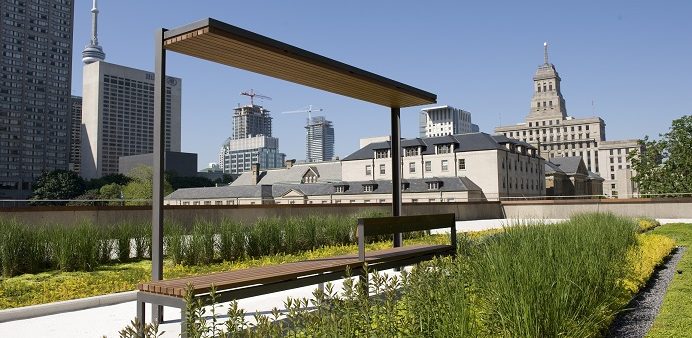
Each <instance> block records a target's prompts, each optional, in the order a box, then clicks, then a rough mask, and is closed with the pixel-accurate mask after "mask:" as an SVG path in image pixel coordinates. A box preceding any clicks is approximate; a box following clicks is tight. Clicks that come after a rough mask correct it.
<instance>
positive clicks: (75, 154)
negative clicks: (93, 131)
mask: <svg viewBox="0 0 692 338" xmlns="http://www.w3.org/2000/svg"><path fill="white" fill-rule="evenodd" d="M70 106H71V107H72V115H71V121H72V122H71V124H70V163H69V165H68V167H69V169H70V170H72V171H74V172H76V173H77V174H79V166H80V165H81V164H82V163H81V162H82V160H81V156H80V154H81V148H82V135H81V133H82V97H81V96H74V95H72V97H71V98H70Z"/></svg>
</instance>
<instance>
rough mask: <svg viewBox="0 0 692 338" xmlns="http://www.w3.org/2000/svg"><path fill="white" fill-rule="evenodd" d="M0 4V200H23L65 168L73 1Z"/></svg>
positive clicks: (7, 1)
mask: <svg viewBox="0 0 692 338" xmlns="http://www.w3.org/2000/svg"><path fill="white" fill-rule="evenodd" d="M0 4H1V6H2V23H1V24H0V25H1V26H0V35H1V36H2V68H1V69H0V199H4V198H9V199H24V198H27V197H28V196H29V195H30V194H31V191H32V184H33V182H34V181H35V180H36V178H37V177H39V176H40V175H41V173H43V172H44V171H52V170H56V169H61V170H67V169H68V168H69V167H68V162H69V157H70V111H71V107H70V96H71V95H70V91H71V80H72V79H71V78H72V34H73V22H74V19H73V13H74V2H73V1H72V0H61V1H41V2H33V1H31V2H30V1H16V0H2V1H0Z"/></svg>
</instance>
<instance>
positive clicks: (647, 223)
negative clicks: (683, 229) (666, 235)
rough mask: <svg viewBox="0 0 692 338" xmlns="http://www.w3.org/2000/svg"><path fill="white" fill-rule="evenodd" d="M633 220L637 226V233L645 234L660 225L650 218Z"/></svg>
mask: <svg viewBox="0 0 692 338" xmlns="http://www.w3.org/2000/svg"><path fill="white" fill-rule="evenodd" d="M635 220H636V221H637V225H638V226H639V232H647V231H650V230H653V229H654V228H656V227H658V226H660V225H661V223H659V222H658V221H657V220H655V219H653V218H650V217H639V218H636V219H635Z"/></svg>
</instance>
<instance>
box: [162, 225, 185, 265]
mask: <svg viewBox="0 0 692 338" xmlns="http://www.w3.org/2000/svg"><path fill="white" fill-rule="evenodd" d="M164 234H166V236H164V244H165V246H164V248H165V253H166V255H167V256H168V257H170V258H171V260H173V263H174V264H181V263H182V262H183V259H184V257H185V247H184V245H185V239H186V235H185V230H184V229H183V227H182V226H181V225H180V224H178V223H166V224H164Z"/></svg>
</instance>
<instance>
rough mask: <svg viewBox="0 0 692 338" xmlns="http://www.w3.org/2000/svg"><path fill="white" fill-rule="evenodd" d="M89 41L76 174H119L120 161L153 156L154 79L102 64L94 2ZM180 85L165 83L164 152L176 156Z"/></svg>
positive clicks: (149, 74) (178, 82)
mask: <svg viewBox="0 0 692 338" xmlns="http://www.w3.org/2000/svg"><path fill="white" fill-rule="evenodd" d="M91 13H92V37H91V41H90V43H89V44H88V45H87V46H86V48H85V49H84V51H83V52H82V62H83V63H84V67H83V84H82V124H81V133H80V137H81V140H80V144H81V147H80V148H81V149H80V150H81V151H80V154H79V157H80V168H79V170H80V174H81V176H82V177H83V178H85V179H93V178H99V177H102V176H105V175H110V174H117V173H118V169H119V158H120V157H123V156H131V155H140V154H147V153H153V151H154V73H152V72H148V71H144V70H140V69H135V68H130V67H125V66H121V65H117V64H112V63H108V62H105V61H104V60H105V57H106V54H105V53H104V52H103V49H102V47H101V46H100V45H99V44H98V35H97V22H98V21H97V19H98V13H99V11H98V9H97V8H96V1H94V3H93V7H92V9H91ZM181 88H182V80H181V79H179V78H176V77H171V76H167V77H166V97H165V107H164V111H165V123H166V131H165V150H166V151H174V152H179V151H180V128H181V126H180V105H181V103H180V100H181V91H182V89H181Z"/></svg>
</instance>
